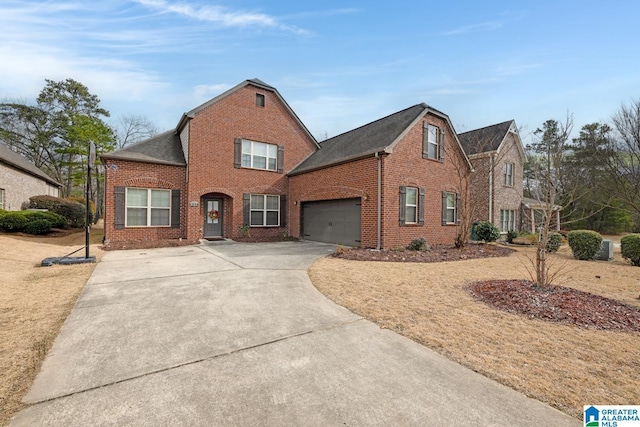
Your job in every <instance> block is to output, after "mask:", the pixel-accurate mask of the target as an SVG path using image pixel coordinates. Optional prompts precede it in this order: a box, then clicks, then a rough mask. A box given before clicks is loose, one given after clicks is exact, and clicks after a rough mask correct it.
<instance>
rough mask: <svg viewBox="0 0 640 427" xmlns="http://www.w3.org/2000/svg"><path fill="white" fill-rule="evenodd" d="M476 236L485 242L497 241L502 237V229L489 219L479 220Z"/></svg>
mask: <svg viewBox="0 0 640 427" xmlns="http://www.w3.org/2000/svg"><path fill="white" fill-rule="evenodd" d="M475 231H476V236H477V237H478V239H479V240H484V241H485V242H495V241H496V240H498V238H499V237H500V230H498V227H496V226H495V225H493V223H491V222H489V221H484V222H479V223H477V224H476V228H475Z"/></svg>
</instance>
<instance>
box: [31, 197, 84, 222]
mask: <svg viewBox="0 0 640 427" xmlns="http://www.w3.org/2000/svg"><path fill="white" fill-rule="evenodd" d="M29 207H30V208H31V209H47V210H50V211H52V212H55V213H57V214H58V215H62V216H63V217H65V218H66V220H67V226H69V227H74V228H78V227H82V226H84V222H85V213H86V210H85V207H84V205H82V204H80V203H76V202H72V201H69V200H65V199H61V198H59V197H53V196H33V197H30V198H29Z"/></svg>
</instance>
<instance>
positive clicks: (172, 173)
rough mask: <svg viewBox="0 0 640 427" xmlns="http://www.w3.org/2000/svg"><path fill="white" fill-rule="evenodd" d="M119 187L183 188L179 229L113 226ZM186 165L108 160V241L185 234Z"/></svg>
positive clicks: (106, 192)
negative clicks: (116, 227)
mask: <svg viewBox="0 0 640 427" xmlns="http://www.w3.org/2000/svg"><path fill="white" fill-rule="evenodd" d="M117 186H123V187H137V188H160V189H168V190H180V191H181V192H180V194H181V206H180V228H171V227H126V228H122V229H119V230H116V229H115V228H114V218H115V200H114V188H115V187H117ZM186 190H187V187H186V182H185V168H184V167H179V166H166V165H157V164H150V163H138V162H127V161H120V160H119V161H117V162H116V161H113V160H107V161H106V182H105V206H106V211H105V214H104V233H105V240H108V241H120V240H156V239H178V238H181V237H182V238H184V237H186V224H185V223H186V221H185V220H186V217H185V213H186V210H185V202H184V201H185V198H184V197H182V196H183V195H184V194H186Z"/></svg>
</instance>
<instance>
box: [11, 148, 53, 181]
mask: <svg viewBox="0 0 640 427" xmlns="http://www.w3.org/2000/svg"><path fill="white" fill-rule="evenodd" d="M0 163H6V164H8V165H11V166H13V167H14V168H17V169H20V170H22V171H23V172H26V173H28V174H29V175H32V176H35V177H36V178H40V179H43V180H45V181H47V182H48V183H49V184H52V185H55V186H56V187H62V184H60V183H59V182H58V181H56V180H54V179H52V178H51V177H50V176H49V175H47V174H46V173H44V172H43V171H42V170H41V169H40V168H38V167H37V166H36V165H34V164H33V163H31V162H30V161H29V160H27V159H25V158H24V157H22V156H21V155H20V154H18V153H16V152H15V151H13V150H12V149H10V148H9V147H7V146H6V145H4V144H0Z"/></svg>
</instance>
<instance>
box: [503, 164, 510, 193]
mask: <svg viewBox="0 0 640 427" xmlns="http://www.w3.org/2000/svg"><path fill="white" fill-rule="evenodd" d="M502 176H503V181H502V182H503V183H504V185H507V186H509V187H512V186H513V163H505V164H504V170H503V172H502Z"/></svg>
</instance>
